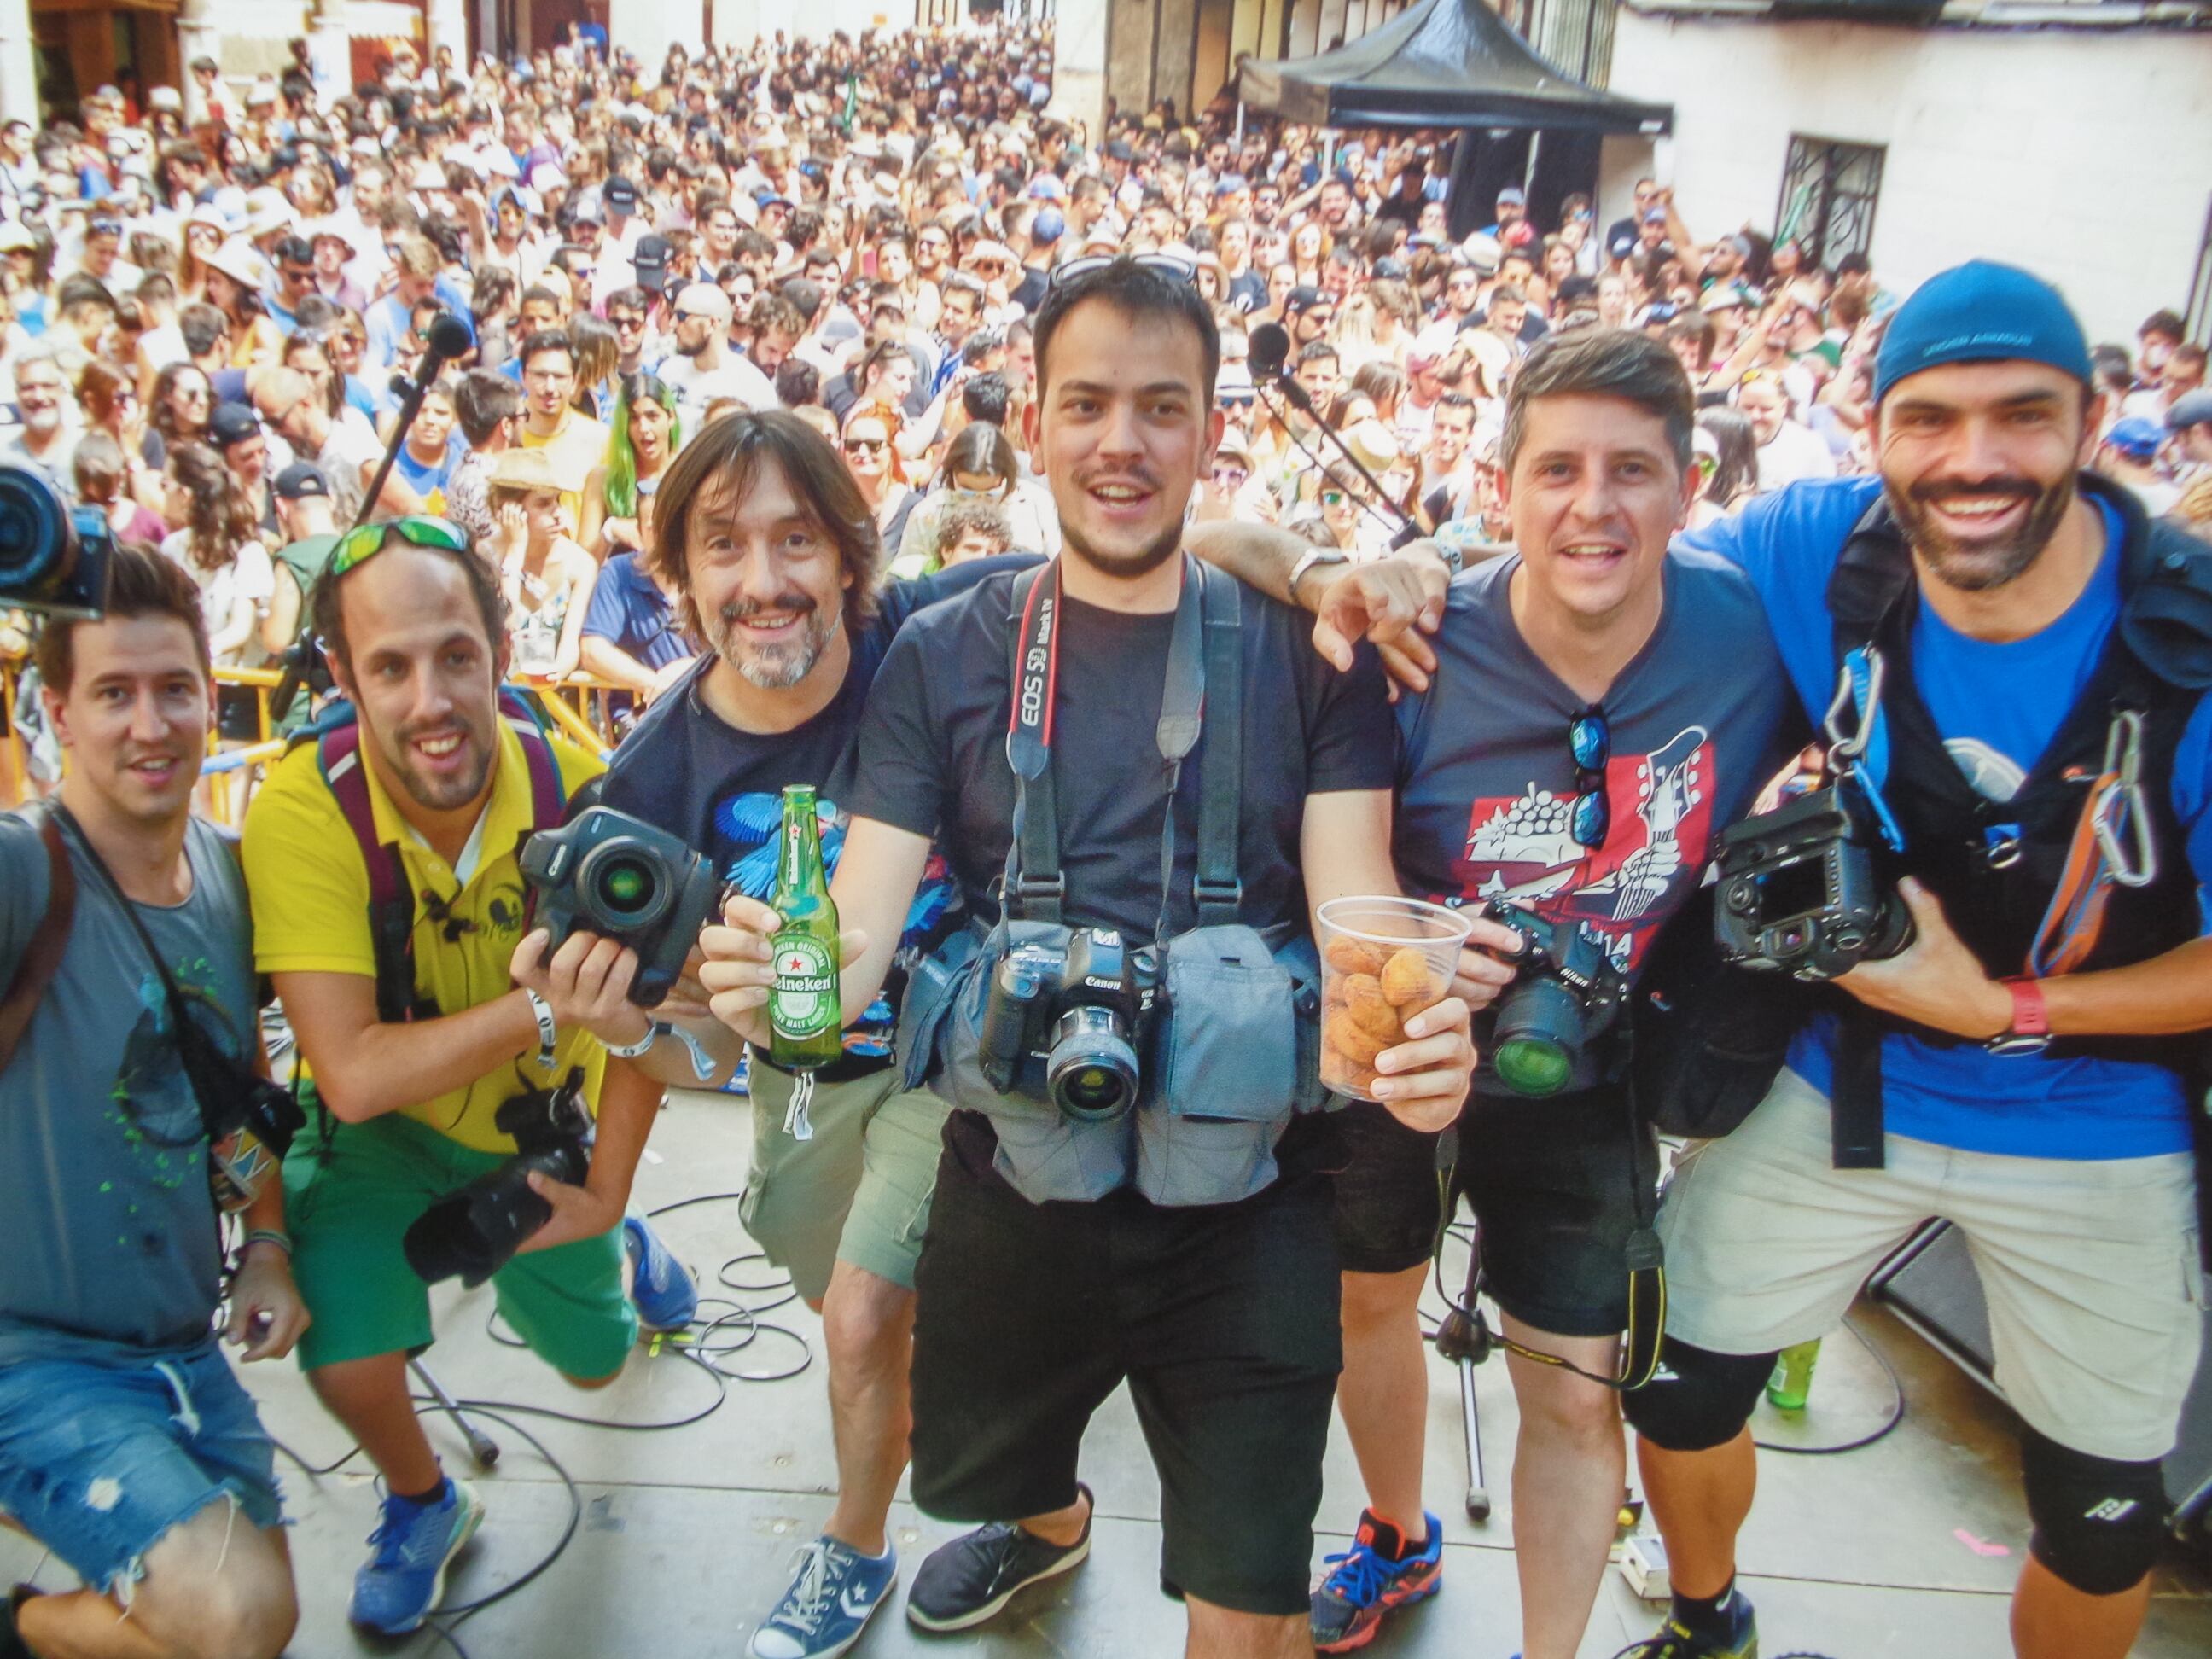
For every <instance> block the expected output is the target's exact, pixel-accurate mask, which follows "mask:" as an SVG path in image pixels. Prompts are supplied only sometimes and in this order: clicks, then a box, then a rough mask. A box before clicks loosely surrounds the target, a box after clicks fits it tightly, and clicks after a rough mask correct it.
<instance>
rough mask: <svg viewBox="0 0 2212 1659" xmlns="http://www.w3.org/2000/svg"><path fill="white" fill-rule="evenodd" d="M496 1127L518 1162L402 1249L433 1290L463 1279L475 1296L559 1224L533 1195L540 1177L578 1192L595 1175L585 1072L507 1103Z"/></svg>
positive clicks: (417, 1228)
mask: <svg viewBox="0 0 2212 1659" xmlns="http://www.w3.org/2000/svg"><path fill="white" fill-rule="evenodd" d="M492 1121H493V1122H495V1123H496V1124H497V1125H498V1126H499V1130H500V1133H501V1134H507V1135H513V1137H514V1147H515V1151H514V1156H513V1157H512V1158H508V1159H507V1161H506V1162H505V1163H503V1164H501V1165H499V1167H498V1168H496V1169H495V1170H487V1171H486V1172H485V1173H484V1174H483V1175H480V1176H477V1178H476V1179H475V1180H474V1181H471V1182H469V1184H468V1185H467V1186H465V1187H464V1188H461V1189H460V1191H459V1192H457V1193H453V1194H448V1195H447V1196H446V1197H444V1198H441V1199H440V1200H438V1201H437V1202H436V1203H435V1204H433V1205H432V1206H430V1207H429V1208H428V1209H427V1210H425V1211H423V1212H422V1214H421V1215H419V1216H417V1217H416V1218H415V1221H414V1225H411V1226H410V1227H409V1228H408V1229H407V1236H406V1237H405V1238H404V1240H403V1241H401V1242H402V1244H403V1247H404V1249H405V1250H406V1252H407V1265H408V1266H409V1267H412V1268H413V1269H414V1270H415V1273H416V1277H417V1278H419V1279H422V1281H423V1282H424V1283H425V1284H428V1285H435V1284H437V1283H438V1282H439V1281H441V1279H451V1278H452V1277H453V1275H454V1274H456V1273H459V1275H460V1277H461V1283H462V1284H464V1285H467V1286H468V1287H469V1288H470V1289H471V1290H474V1289H475V1288H476V1287H477V1285H481V1284H483V1282H484V1280H486V1279H489V1278H490V1277H491V1276H492V1275H493V1274H494V1273H497V1272H498V1271H499V1270H500V1269H501V1267H505V1266H506V1265H507V1262H508V1261H510V1260H512V1259H513V1255H514V1253H515V1251H516V1250H517V1249H519V1248H520V1246H521V1245H522V1243H523V1242H524V1241H525V1240H526V1239H527V1238H528V1237H530V1236H531V1234H532V1233H534V1232H536V1231H538V1229H539V1228H540V1227H542V1226H544V1225H545V1224H546V1223H547V1222H548V1221H550V1220H551V1219H552V1217H553V1206H552V1205H550V1203H548V1202H547V1201H546V1200H544V1199H542V1198H540V1197H539V1196H538V1194H536V1193H533V1192H532V1191H531V1190H530V1176H531V1172H532V1170H536V1171H538V1172H541V1173H543V1174H544V1175H547V1176H551V1177H552V1178H553V1179H554V1180H556V1181H558V1182H565V1183H566V1184H567V1185H568V1186H571V1187H580V1186H582V1185H583V1184H584V1177H585V1176H586V1175H588V1174H589V1173H590V1172H591V1168H592V1115H591V1113H590V1112H588V1111H586V1109H584V1068H583V1067H582V1066H570V1067H569V1068H568V1076H567V1077H565V1078H563V1079H562V1080H561V1084H560V1086H559V1087H558V1088H554V1089H530V1090H526V1091H524V1092H523V1093H521V1094H519V1095H514V1096H512V1097H509V1098H508V1099H507V1100H505V1101H503V1102H501V1104H500V1109H499V1111H498V1112H497V1114H496V1115H495V1116H494V1117H493V1119H492Z"/></svg>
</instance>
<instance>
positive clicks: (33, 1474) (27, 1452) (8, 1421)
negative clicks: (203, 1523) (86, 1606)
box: [0, 1337, 283, 1604]
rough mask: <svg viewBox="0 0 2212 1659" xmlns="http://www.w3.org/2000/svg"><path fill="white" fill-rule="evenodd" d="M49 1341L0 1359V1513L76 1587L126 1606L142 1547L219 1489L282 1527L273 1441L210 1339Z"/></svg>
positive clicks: (256, 1520)
mask: <svg viewBox="0 0 2212 1659" xmlns="http://www.w3.org/2000/svg"><path fill="white" fill-rule="evenodd" d="M56 1348H57V1352H56V1353H55V1355H54V1356H53V1357H52V1358H20V1359H16V1360H14V1361H11V1362H10V1363H9V1364H7V1365H5V1366H0V1512H4V1513H5V1514H6V1515H8V1516H9V1517H11V1518H12V1519H13V1520H15V1522H18V1523H19V1524H21V1526H22V1527H23V1528H24V1529H25V1530H27V1532H29V1533H30V1534H31V1535H32V1536H33V1537H34V1538H36V1539H37V1540H38V1541H39V1542H40V1544H42V1545H43V1546H45V1547H46V1548H47V1549H50V1550H52V1552H53V1553H55V1554H56V1555H58V1556H59V1557H60V1558H61V1559H63V1560H64V1562H66V1563H67V1564H68V1565H69V1566H70V1569H71V1570H72V1571H75V1572H76V1575H77V1577H79V1578H81V1579H82V1580H83V1581H84V1582H85V1583H87V1584H88V1585H89V1586H91V1587H93V1588H94V1589H100V1590H102V1591H105V1592H106V1593H108V1594H111V1595H115V1596H116V1597H117V1598H118V1600H120V1601H124V1602H125V1603H126V1604H127V1603H128V1601H129V1597H130V1591H131V1586H132V1585H133V1584H135V1583H137V1582H138V1580H139V1579H140V1578H141V1577H143V1576H144V1574H145V1556H146V1553H147V1552H148V1551H149V1550H150V1549H152V1548H153V1547H154V1546H155V1544H156V1543H157V1542H159V1541H160V1540H161V1538H162V1537H163V1536H164V1535H166V1534H167V1533H169V1532H170V1531H172V1530H173V1529H174V1528H176V1527H178V1526H179V1525H181V1524H182V1523H183V1522H186V1521H189V1520H191V1518H192V1517H193V1516H196V1515H197V1514H198V1513H199V1512H200V1511H201V1510H204V1509H206V1508H207V1507H208V1506H209V1505H210V1504H214V1503H216V1502H217V1501H218V1500H220V1499H222V1498H224V1497H225V1496H228V1497H229V1498H231V1499H232V1501H234V1503H235V1504H237V1505H238V1508H239V1510H240V1512H241V1513H242V1514H243V1515H244V1516H245V1517H246V1520H247V1521H248V1522H252V1524H253V1525H254V1526H255V1527H257V1528H269V1527H274V1526H276V1525H278V1524H279V1523H280V1522H281V1521H282V1520H283V1498H282V1496H281V1494H280V1493H279V1492H278V1491H277V1486H276V1447H275V1446H274V1444H273V1443H271V1442H270V1438H269V1437H268V1435H267V1434H266V1433H265V1432H264V1431H263V1430H262V1427H261V1419H260V1418H259V1416H258V1414H256V1413H255V1411H254V1409H253V1401H252V1398H251V1397H249V1396H248V1395H247V1394H246V1390H245V1389H243V1388H242V1387H240V1384H239V1381H238V1378H237V1376H235V1375H234V1373H233V1372H232V1370H231V1368H230V1364H229V1362H228V1360H226V1359H225V1358H223V1356H222V1352H221V1351H220V1350H219V1349H218V1348H217V1347H216V1344H215V1340H214V1339H213V1338H212V1337H210V1339H209V1340H207V1341H206V1342H205V1343H204V1344H202V1345H201V1346H198V1347H196V1348H173V1349H167V1350H148V1349H143V1348H129V1347H125V1346H120V1345H108V1344H100V1343H92V1342H88V1341H86V1340H83V1339H82V1338H62V1339H59V1340H58V1342H57V1344H56Z"/></svg>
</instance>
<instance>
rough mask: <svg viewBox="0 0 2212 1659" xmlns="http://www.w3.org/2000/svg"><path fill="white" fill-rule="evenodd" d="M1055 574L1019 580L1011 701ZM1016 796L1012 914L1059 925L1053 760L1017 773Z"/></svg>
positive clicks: (1044, 569) (1042, 570)
mask: <svg viewBox="0 0 2212 1659" xmlns="http://www.w3.org/2000/svg"><path fill="white" fill-rule="evenodd" d="M1051 569H1052V566H1051V565H1050V564H1048V563H1047V564H1040V565H1034V566H1032V567H1030V568H1029V569H1027V570H1024V571H1023V572H1022V574H1020V575H1018V576H1017V577H1016V578H1014V590H1013V614H1012V617H1009V618H1008V626H1007V629H1006V642H1007V643H1006V649H1007V652H1008V654H1009V656H1010V658H1011V659H1012V668H1013V677H1012V680H1011V681H1010V682H1009V684H1010V686H1011V695H1012V696H1016V697H1018V696H1021V695H1022V658H1023V655H1024V652H1025V651H1026V649H1027V648H1028V645H1029V641H1028V640H1027V638H1026V637H1025V635H1026V633H1027V629H1025V627H1024V622H1025V619H1026V618H1027V617H1028V616H1029V613H1030V595H1031V594H1032V593H1033V592H1035V591H1036V586H1037V583H1038V582H1039V581H1040V580H1042V578H1043V577H1044V576H1046V575H1047V574H1049V573H1050V571H1051ZM1056 586H1057V585H1056V584H1055V589H1056ZM1056 602H1057V592H1056V591H1048V592H1046V593H1044V594H1042V595H1040V596H1039V597H1038V603H1040V604H1054V603H1056ZM1051 695H1052V690H1051V684H1050V682H1049V681H1048V682H1047V683H1046V690H1045V696H1047V697H1048V698H1049V697H1050V696H1051ZM1048 718H1049V716H1048ZM1014 795H1015V804H1014V844H1013V853H1014V859H1013V861H1012V866H1010V868H1009V870H1008V872H1007V875H1008V880H1007V884H1006V887H1007V890H1006V895H1005V901H1006V907H1007V910H1008V913H1009V914H1011V915H1019V916H1021V917H1022V919H1023V920H1024V921H1042V922H1048V923H1053V924H1057V923H1058V922H1059V921H1060V905H1061V903H1062V902H1063V901H1064V900H1066V897H1067V878H1066V876H1065V875H1064V874H1062V873H1061V872H1060V799H1059V795H1058V793H1057V792H1056V791H1055V790H1054V787H1053V781H1052V765H1051V763H1050V761H1049V759H1048V760H1047V762H1046V763H1045V764H1044V765H1042V766H1041V767H1039V768H1037V769H1036V775H1035V776H1034V777H1030V776H1024V775H1022V774H1021V773H1020V772H1019V771H1017V772H1016V774H1015V777H1014Z"/></svg>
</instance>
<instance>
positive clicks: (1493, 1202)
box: [1336, 1089, 1659, 1336]
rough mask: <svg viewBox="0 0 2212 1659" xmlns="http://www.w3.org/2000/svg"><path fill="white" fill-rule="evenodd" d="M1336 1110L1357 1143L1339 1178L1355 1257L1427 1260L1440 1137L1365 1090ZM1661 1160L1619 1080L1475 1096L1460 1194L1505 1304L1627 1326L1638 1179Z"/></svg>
mask: <svg viewBox="0 0 2212 1659" xmlns="http://www.w3.org/2000/svg"><path fill="white" fill-rule="evenodd" d="M1336 1120H1337V1128H1338V1133H1339V1134H1340V1136H1341V1137H1342V1142H1343V1148H1344V1152H1345V1167H1344V1168H1343V1170H1341V1171H1340V1173H1339V1174H1338V1176H1337V1177H1336V1237H1337V1247H1338V1249H1340V1251H1341V1252H1342V1254H1343V1258H1344V1265H1345V1267H1346V1269H1347V1270H1348V1271H1350V1272H1353V1273H1401V1272H1403V1271H1404V1270H1405V1269H1407V1268H1408V1267H1418V1266H1419V1265H1420V1264H1421V1263H1422V1262H1425V1261H1427V1260H1428V1259H1429V1253H1430V1250H1431V1246H1432V1245H1433V1243H1434V1242H1435V1239H1436V1234H1437V1203H1438V1196H1439V1190H1438V1189H1439V1176H1438V1172H1437V1136H1435V1135H1432V1134H1423V1133H1419V1131H1418V1130H1413V1129H1408V1128H1407V1127H1405V1126H1404V1125H1403V1124H1401V1123H1400V1122H1399V1121H1398V1120H1397V1119H1395V1118H1394V1117H1392V1116H1391V1115H1390V1114H1389V1112H1388V1111H1387V1110H1385V1109H1383V1108H1382V1107H1380V1106H1375V1105H1370V1104H1368V1103H1365V1102H1364V1101H1356V1102H1354V1103H1352V1105H1350V1106H1348V1107H1346V1109H1344V1110H1343V1111H1341V1112H1339V1113H1337V1114H1336ZM1632 1149H1633V1164H1632V1161H1631V1154H1632ZM1658 1159H1659V1153H1658V1145H1657V1142H1656V1140H1655V1139H1653V1137H1652V1134H1651V1132H1650V1129H1649V1128H1646V1127H1643V1126H1641V1125H1639V1126H1638V1127H1636V1128H1635V1129H1634V1130H1633V1131H1632V1130H1631V1128H1630V1126H1629V1121H1628V1108H1627V1105H1626V1102H1625V1101H1624V1100H1623V1099H1622V1097H1621V1095H1620V1091H1618V1090H1614V1089H1592V1090H1589V1091H1585V1092H1583V1093H1579V1094H1572V1095H1563V1096H1560V1097H1557V1098H1554V1099H1551V1100H1524V1099H1521V1098H1518V1097H1504V1098H1501V1097H1496V1096H1492V1095H1479V1096H1474V1097H1471V1098H1470V1099H1469V1100H1468V1106H1467V1109H1466V1110H1464V1111H1463V1112H1462V1113H1461V1114H1460V1120H1459V1160H1458V1163H1457V1164H1456V1166H1455V1170H1454V1171H1453V1174H1454V1176H1455V1182H1454V1187H1453V1191H1452V1194H1451V1202H1452V1208H1453V1210H1454V1211H1455V1212H1456V1211H1457V1209H1458V1206H1459V1198H1460V1195H1461V1194H1465V1195H1466V1197H1467V1200H1468V1203H1469V1205H1470V1206H1472V1207H1473V1209H1474V1216H1475V1219H1476V1221H1477V1222H1479V1223H1480V1225H1481V1229H1482V1263H1483V1270H1484V1272H1485V1273H1486V1275H1487V1279H1488V1285H1489V1289H1490V1293H1491V1295H1492V1296H1493V1297H1496V1299H1497V1302H1498V1306H1499V1307H1501V1308H1503V1309H1504V1310H1505V1311H1506V1312H1508V1313H1510V1314H1511V1315H1512V1316H1514V1317H1515V1318H1516V1319H1520V1320H1525V1321H1526V1322H1528V1323H1529V1324H1531V1325H1533V1326H1534V1327H1535V1328H1537V1329H1538V1330H1541V1331H1550V1332H1552V1333H1553V1334H1556V1335H1559V1336H1612V1335H1615V1334H1618V1333H1620V1331H1622V1330H1625V1329H1626V1328H1627V1325H1628V1268H1627V1266H1626V1260H1625V1253H1626V1249H1627V1248H1628V1238H1629V1235H1630V1234H1631V1233H1632V1232H1634V1231H1635V1230H1636V1200H1635V1188H1634V1187H1633V1186H1632V1184H1631V1182H1632V1180H1633V1181H1638V1182H1643V1183H1644V1186H1645V1187H1646V1188H1650V1186H1651V1185H1652V1184H1653V1183H1654V1182H1656V1181H1657V1179H1658V1175H1659V1162H1658ZM1632 1169H1633V1175H1632V1173H1631V1170H1632ZM1450 1288H1451V1290H1452V1291H1453V1293H1454V1294H1457V1292H1458V1288H1459V1287H1458V1286H1457V1285H1453V1286H1451V1287H1450Z"/></svg>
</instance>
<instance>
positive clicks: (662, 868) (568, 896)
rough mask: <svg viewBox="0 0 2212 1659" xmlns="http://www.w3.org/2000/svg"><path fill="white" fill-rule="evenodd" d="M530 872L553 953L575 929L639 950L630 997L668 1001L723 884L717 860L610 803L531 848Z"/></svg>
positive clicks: (644, 1003)
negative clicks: (716, 868)
mask: <svg viewBox="0 0 2212 1659" xmlns="http://www.w3.org/2000/svg"><path fill="white" fill-rule="evenodd" d="M522 876H523V879H524V880H526V881H527V882H528V883H529V884H531V885H532V887H534V888H536V889H537V890H538V921H539V922H540V923H542V924H543V925H544V927H545V928H546V930H547V932H548V933H549V934H550V938H549V939H548V940H547V942H546V945H545V949H546V952H547V954H548V955H549V956H550V954H551V953H552V952H553V951H557V950H559V949H560V948H561V946H562V943H563V942H564V941H565V940H566V939H568V935H569V934H571V933H577V932H585V933H599V934H601V935H603V936H604V937H605V938H608V939H614V940H617V942H619V943H621V944H623V945H628V946H629V947H630V949H632V950H633V951H636V952H637V955H638V969H637V978H636V980H635V981H634V982H633V983H632V984H631V986H630V987H629V1000H631V1001H632V1002H634V1003H635V1004H636V1005H637V1006H639V1007H641V1008H653V1007H657V1006H659V1004H660V1002H661V1001H662V1000H663V999H665V997H666V996H667V995H668V993H669V989H670V987H672V986H673V985H674V984H675V983H676V981H677V980H678V978H680V977H681V976H682V975H683V972H684V959H685V958H686V957H689V956H690V954H691V945H692V943H693V941H694V940H696V939H697V938H698V937H699V929H700V928H701V927H704V926H705V925H706V923H707V921H708V918H709V917H710V916H712V915H714V907H715V905H716V903H717V902H719V901H720V898H721V896H722V884H721V883H720V881H719V880H717V879H716V878H715V875H714V866H712V865H710V864H708V862H707V860H705V859H703V858H702V857H701V856H700V855H699V854H696V853H695V852H693V851H692V850H691V849H690V848H689V847H687V846H685V845H684V843H683V842H680V841H678V839H677V838H676V837H675V836H671V835H670V834H668V833H667V832H666V831H665V830H661V829H654V828H653V825H651V824H649V823H646V822H645V821H644V820H643V819H641V818H634V817H630V815H629V813H627V812H617V811H615V809H614V808H613V807H611V806H592V807H587V808H586V810H585V811H582V812H580V813H579V814H577V816H576V817H575V819H574V822H572V823H566V824H563V825H562V827H561V828H560V829H541V830H539V831H538V833H537V834H536V835H534V836H532V837H531V838H530V840H529V841H528V842H526V844H525V845H524V847H523V849H522Z"/></svg>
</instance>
